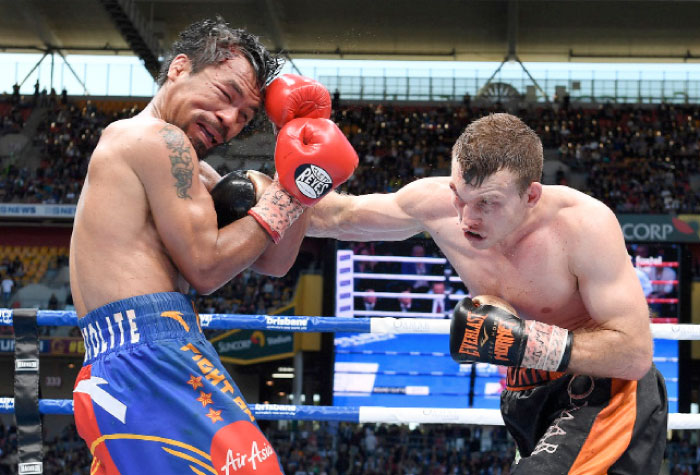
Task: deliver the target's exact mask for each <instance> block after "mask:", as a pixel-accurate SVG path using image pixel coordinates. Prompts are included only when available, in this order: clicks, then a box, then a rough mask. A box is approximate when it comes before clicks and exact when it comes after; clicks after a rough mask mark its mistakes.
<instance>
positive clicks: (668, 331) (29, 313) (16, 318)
mask: <svg viewBox="0 0 700 475" xmlns="http://www.w3.org/2000/svg"><path fill="white" fill-rule="evenodd" d="M337 259H338V261H337V268H336V269H337V279H336V289H335V291H336V296H337V298H336V315H337V316H335V317H320V316H276V315H275V316H270V315H239V314H201V315H200V320H201V326H202V328H203V329H216V330H229V329H244V330H270V331H282V332H322V333H338V332H351V333H360V334H362V333H366V334H375V335H400V334H407V335H448V334H449V331H450V320H449V318H446V317H447V316H448V313H449V312H448V311H447V310H445V311H444V312H442V313H439V314H435V313H431V312H413V313H411V314H407V313H406V312H392V311H381V310H361V309H355V308H354V307H355V305H354V300H355V298H363V297H367V296H374V297H377V298H386V299H393V298H405V297H407V296H408V297H410V298H412V299H416V300H421V299H425V300H429V301H434V300H442V302H444V303H446V302H448V301H451V300H459V299H461V298H462V297H463V296H464V295H463V294H453V293H450V291H449V286H447V287H446V291H445V292H444V293H442V294H437V293H435V294H429V293H420V292H367V291H356V290H355V281H356V280H358V279H373V280H375V281H376V280H387V281H389V280H390V281H397V280H404V281H416V280H421V281H426V282H445V283H454V282H460V280H459V278H458V277H455V276H453V275H452V270H451V268H450V267H449V265H448V263H447V261H446V260H445V259H441V258H421V257H397V256H366V255H354V254H353V253H352V252H351V251H339V252H338V255H337ZM370 261H375V262H386V263H427V264H440V265H445V272H444V275H442V276H440V275H425V274H409V275H407V274H392V273H370V272H356V271H355V270H354V265H355V263H356V262H370ZM667 300H669V299H664V301H663V302H659V303H668V302H666V301H667ZM676 303H677V302H676ZM442 308H443V309H445V308H446V307H445V306H443V307H442ZM20 321H22V322H23V323H20ZM27 322H29V326H30V327H31V326H34V330H36V327H38V326H76V325H77V316H76V314H75V312H72V311H58V310H36V309H15V310H11V309H0V326H14V328H15V338H16V345H15V397H14V398H0V413H4V414H11V413H13V412H19V411H20V408H21V411H22V412H23V413H24V416H27V415H28V416H29V419H23V420H25V424H24V425H25V426H27V423H26V421H27V420H28V421H29V425H31V421H38V420H39V417H38V415H39V414H54V415H72V414H73V401H72V400H62V399H38V397H37V392H36V391H34V392H33V393H32V391H31V389H32V385H35V386H37V387H38V374H39V362H38V336H36V331H34V334H33V338H34V339H35V340H36V341H34V342H33V341H31V340H32V334H31V332H29V338H27V334H26V331H24V330H22V325H25V326H26V325H27ZM650 325H651V331H652V335H653V337H654V338H655V339H661V340H700V325H692V324H673V323H652V324H650ZM20 339H23V340H24V341H22V342H21V341H20ZM27 343H29V346H30V350H31V345H32V344H33V345H35V347H36V348H35V351H34V353H33V354H32V352H31V351H29V354H25V353H27V348H28V346H27ZM106 344H107V343H106V342H105V341H101V340H100V337H99V336H98V334H97V333H95V334H92V335H89V341H86V342H85V345H86V346H89V347H90V348H86V350H90V349H93V350H97V349H98V348H99V347H100V346H101V345H106ZM416 354H417V355H418V356H420V352H416ZM443 356H449V355H447V354H445V355H443ZM26 376H29V378H28V379H26ZM23 378H25V379H23ZM32 378H33V379H32ZM28 388H29V389H28ZM34 389H36V388H34ZM27 394H30V395H31V394H33V396H30V397H27ZM427 397H428V398H429V397H430V396H429V395H428V396H427ZM249 407H250V409H251V410H252V412H253V413H254V415H255V417H256V418H257V419H259V420H315V421H342V422H354V423H391V424H407V423H419V424H425V423H441V424H479V425H503V419H502V417H501V414H500V411H499V410H497V409H479V408H464V407H461V408H460V407H454V408H445V407H385V406H362V405H359V406H315V405H286V404H250V405H249ZM16 415H17V421H18V422H17V425H18V432H19V433H20V443H19V448H18V451H19V452H20V464H19V465H20V470H19V473H20V474H33V473H43V471H42V469H41V460H40V458H39V459H38V460H37V458H38V456H37V453H40V451H39V452H37V450H36V447H34V449H32V448H31V444H29V445H28V447H29V448H28V449H27V450H25V452H24V458H23V457H22V449H23V447H22V437H21V431H19V427H20V426H21V425H22V423H21V422H20V417H19V415H18V414H16ZM24 416H23V417H24ZM39 427H40V425H39ZM668 428H669V429H700V414H685V413H670V414H669V418H668ZM25 438H26V437H25ZM28 440H31V437H29V439H28ZM32 443H34V444H36V441H35V440H32ZM40 446H41V441H39V447H40Z"/></svg>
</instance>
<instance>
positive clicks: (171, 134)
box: [159, 125, 194, 199]
mask: <svg viewBox="0 0 700 475" xmlns="http://www.w3.org/2000/svg"><path fill="white" fill-rule="evenodd" d="M159 133H160V135H161V136H162V137H163V139H164V140H165V145H166V147H168V150H169V152H170V155H169V158H170V172H171V173H172V174H173V177H175V189H176V190H177V197H178V198H189V199H192V197H191V196H190V195H189V194H188V191H189V190H190V188H191V187H192V173H193V171H194V160H192V153H191V147H190V145H189V144H188V143H187V142H186V141H185V134H184V133H183V132H182V130H180V129H178V128H177V127H174V126H172V125H166V126H165V127H163V128H162V129H160V131H159Z"/></svg>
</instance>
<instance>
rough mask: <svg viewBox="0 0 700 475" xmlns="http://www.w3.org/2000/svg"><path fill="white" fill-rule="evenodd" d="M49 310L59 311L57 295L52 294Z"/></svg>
mask: <svg viewBox="0 0 700 475" xmlns="http://www.w3.org/2000/svg"><path fill="white" fill-rule="evenodd" d="M47 308H48V309H49V310H58V297H56V294H55V293H52V294H51V297H49V302H48V306H47Z"/></svg>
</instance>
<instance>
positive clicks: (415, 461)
mask: <svg viewBox="0 0 700 475" xmlns="http://www.w3.org/2000/svg"><path fill="white" fill-rule="evenodd" d="M277 425H279V426H277ZM263 428H264V431H265V433H266V435H267V437H268V439H269V440H270V442H271V443H272V445H273V446H274V447H275V449H276V451H277V454H278V456H279V458H280V460H281V462H282V466H283V468H284V470H285V473H286V474H287V475H452V474H461V475H507V474H508V473H509V471H510V465H511V463H512V461H513V459H514V457H515V449H514V444H513V442H512V440H511V439H510V438H509V436H508V434H507V432H506V430H505V428H503V427H489V426H466V425H448V424H425V425H420V426H417V427H410V426H407V425H393V424H392V425H386V424H382V425H375V424H349V423H337V422H313V423H312V422H299V423H294V422H281V423H276V424H275V423H268V424H267V426H265V425H263ZM699 437H700V431H697V430H695V431H687V430H686V431H674V433H673V437H672V439H671V440H670V441H669V443H668V446H667V448H666V461H665V463H664V466H663V469H662V472H661V475H696V474H699V473H700V446H699V445H698V439H699ZM44 440H47V442H46V443H45V446H44V473H46V474H47V475H83V474H84V475H87V474H89V473H90V463H91V457H90V453H89V451H88V449H87V447H86V446H85V443H84V442H83V440H82V439H81V438H80V437H79V436H78V434H77V432H76V430H75V426H74V425H73V424H72V423H71V424H68V425H66V426H65V428H64V429H63V430H62V432H61V434H60V435H58V436H56V437H54V438H52V439H47V438H46V437H45V438H44ZM16 448H17V434H16V431H15V429H14V427H13V426H9V427H6V426H5V425H3V424H0V475H6V474H7V475H10V474H14V473H16V471H15V468H16V467H15V464H16V458H15V457H14V456H13V455H12V454H14V453H16Z"/></svg>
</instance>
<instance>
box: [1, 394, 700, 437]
mask: <svg viewBox="0 0 700 475" xmlns="http://www.w3.org/2000/svg"><path fill="white" fill-rule="evenodd" d="M250 408H251V410H252V411H253V414H254V415H255V417H256V418H258V419H260V420H307V421H338V422H356V423H387V424H409V423H420V424H435V423H440V424H482V425H503V418H502V417H501V412H500V411H499V410H498V409H468V408H429V407H423V408H422V407H382V406H347V407H337V406H296V405H284V404H251V405H250ZM39 411H40V412H41V413H42V414H59V415H72V414H73V401H71V400H69V399H41V400H40V401H39ZM13 412H14V399H12V398H0V413H1V414H11V413H13ZM668 428H669V429H700V414H682V413H673V414H669V415H668Z"/></svg>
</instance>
